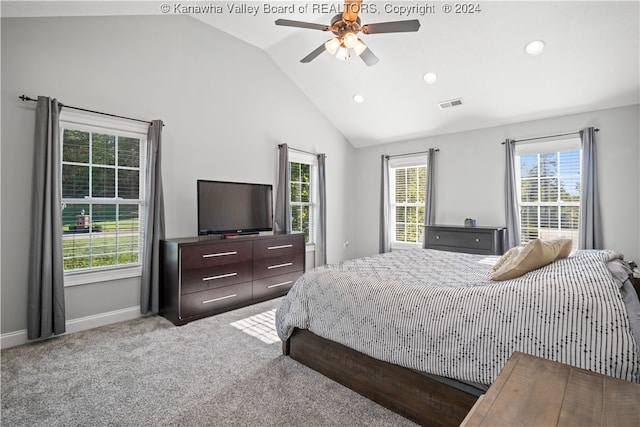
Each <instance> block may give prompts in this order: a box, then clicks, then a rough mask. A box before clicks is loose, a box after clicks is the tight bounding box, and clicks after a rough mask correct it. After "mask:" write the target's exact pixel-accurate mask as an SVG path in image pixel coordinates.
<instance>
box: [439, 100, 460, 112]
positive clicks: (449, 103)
mask: <svg viewBox="0 0 640 427" xmlns="http://www.w3.org/2000/svg"><path fill="white" fill-rule="evenodd" d="M459 105H462V98H457V99H450V100H448V101H442V102H438V107H440V109H441V110H444V109H445V108H449V107H457V106H459Z"/></svg>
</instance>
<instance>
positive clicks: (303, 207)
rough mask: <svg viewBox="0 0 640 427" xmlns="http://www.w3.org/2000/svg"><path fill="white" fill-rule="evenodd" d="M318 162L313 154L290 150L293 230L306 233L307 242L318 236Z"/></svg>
mask: <svg viewBox="0 0 640 427" xmlns="http://www.w3.org/2000/svg"><path fill="white" fill-rule="evenodd" d="M317 162H318V161H317V158H316V157H315V156H314V155H312V154H307V153H300V152H298V151H292V150H290V151H289V177H290V192H289V195H290V204H291V212H290V215H291V231H292V232H294V233H304V235H305V241H306V243H307V244H314V243H315V237H316V223H317V218H316V216H317V200H316V198H317V196H316V195H317V180H318V178H317V174H318V171H317V169H318V163H317Z"/></svg>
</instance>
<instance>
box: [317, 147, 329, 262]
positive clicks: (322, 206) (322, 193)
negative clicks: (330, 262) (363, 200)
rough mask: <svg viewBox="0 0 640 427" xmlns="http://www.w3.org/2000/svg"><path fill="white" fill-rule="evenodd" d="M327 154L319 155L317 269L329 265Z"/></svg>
mask: <svg viewBox="0 0 640 427" xmlns="http://www.w3.org/2000/svg"><path fill="white" fill-rule="evenodd" d="M326 158H327V156H326V155H325V154H322V153H321V154H318V225H317V228H316V231H317V236H316V249H315V251H316V264H315V265H316V267H319V266H321V265H325V264H326V263H327V185H326V169H325V161H326Z"/></svg>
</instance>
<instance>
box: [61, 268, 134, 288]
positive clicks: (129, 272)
mask: <svg viewBox="0 0 640 427" xmlns="http://www.w3.org/2000/svg"><path fill="white" fill-rule="evenodd" d="M141 275H142V266H140V265H136V266H132V267H123V268H112V269H104V270H98V271H82V272H72V273H65V275H64V287H65V288H66V287H70V286H79V285H88V284H91V283H98V282H109V281H112V280H119V279H129V278H131V277H140V276H141Z"/></svg>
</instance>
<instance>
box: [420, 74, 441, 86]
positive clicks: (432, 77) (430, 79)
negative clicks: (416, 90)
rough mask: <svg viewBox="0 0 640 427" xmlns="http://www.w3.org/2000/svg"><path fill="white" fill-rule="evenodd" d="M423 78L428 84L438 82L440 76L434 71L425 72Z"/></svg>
mask: <svg viewBox="0 0 640 427" xmlns="http://www.w3.org/2000/svg"><path fill="white" fill-rule="evenodd" d="M422 78H423V79H424V81H425V82H427V83H428V84H433V83H435V82H436V80H438V76H436V75H435V74H434V73H425V74H424V76H422Z"/></svg>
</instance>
